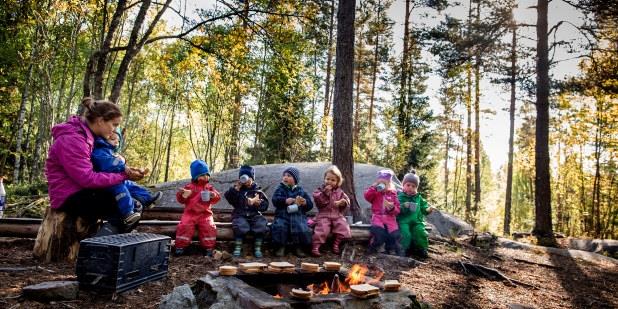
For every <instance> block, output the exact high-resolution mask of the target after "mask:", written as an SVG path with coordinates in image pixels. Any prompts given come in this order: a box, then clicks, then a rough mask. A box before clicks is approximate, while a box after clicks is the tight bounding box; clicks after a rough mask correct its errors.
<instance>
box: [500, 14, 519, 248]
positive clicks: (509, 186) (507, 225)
mask: <svg viewBox="0 0 618 309" xmlns="http://www.w3.org/2000/svg"><path fill="white" fill-rule="evenodd" d="M512 27H513V40H512V43H511V80H510V84H511V106H510V107H509V121H510V127H509V158H508V165H507V172H506V197H505V200H504V232H503V234H504V236H505V237H506V236H509V235H511V199H512V198H511V194H512V192H513V138H514V136H515V77H517V24H516V23H515V21H513V25H512Z"/></svg>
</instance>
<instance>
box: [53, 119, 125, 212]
mask: <svg viewBox="0 0 618 309" xmlns="http://www.w3.org/2000/svg"><path fill="white" fill-rule="evenodd" d="M52 136H53V139H54V143H53V144H52V146H51V147H50V148H49V153H48V155H47V161H46V162H45V176H46V178H47V185H48V187H49V199H50V206H51V207H52V208H55V209H57V208H60V207H61V206H62V204H63V203H64V202H65V201H66V199H67V198H68V197H69V196H71V195H73V194H74V193H76V192H78V191H80V190H82V189H98V188H106V187H110V186H113V185H116V184H119V183H121V182H122V181H124V180H125V179H127V176H126V174H125V173H124V172H121V173H104V172H95V171H94V168H93V165H92V161H90V155H91V153H92V150H93V146H94V136H93V134H92V131H90V128H88V125H87V124H86V123H85V122H84V121H82V120H81V118H80V117H78V116H72V117H71V118H69V120H68V121H67V122H65V123H61V124H58V125H56V126H54V127H53V128H52ZM86 206H87V205H86Z"/></svg>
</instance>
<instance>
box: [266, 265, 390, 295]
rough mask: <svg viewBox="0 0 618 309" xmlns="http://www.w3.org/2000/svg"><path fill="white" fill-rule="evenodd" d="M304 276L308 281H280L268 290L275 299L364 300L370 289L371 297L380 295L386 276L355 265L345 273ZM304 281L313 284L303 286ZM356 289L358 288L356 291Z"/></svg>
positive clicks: (322, 272)
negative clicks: (351, 297)
mask: <svg viewBox="0 0 618 309" xmlns="http://www.w3.org/2000/svg"><path fill="white" fill-rule="evenodd" d="M346 273H347V274H346ZM368 273H371V275H372V276H369V275H368ZM302 274H303V275H304V276H306V279H305V280H301V282H296V283H288V282H285V280H282V279H279V283H278V284H276V287H274V288H270V289H266V290H267V292H270V293H271V295H273V298H274V299H284V298H295V299H299V300H309V299H311V297H314V296H326V295H332V296H337V295H341V294H348V293H351V294H352V295H354V296H357V297H361V298H364V297H366V296H367V294H366V289H367V288H368V287H369V288H370V289H374V290H372V292H371V294H370V296H375V295H378V294H379V292H378V291H379V287H381V286H383V284H381V282H380V281H381V279H382V277H383V276H384V273H383V272H382V271H380V270H374V271H370V269H369V268H368V267H366V266H364V265H360V264H354V265H352V267H351V268H350V269H349V270H347V271H343V272H332V271H330V272H329V271H327V270H326V271H324V270H322V271H321V272H314V273H302ZM312 274H313V275H315V277H314V276H312ZM325 276H327V278H328V279H326V280H324V279H322V280H320V281H318V282H316V281H317V278H318V277H325ZM303 281H305V282H306V281H309V282H311V281H313V282H312V283H309V284H307V285H302V282H303ZM373 286H375V287H373ZM355 287H357V288H356V290H355Z"/></svg>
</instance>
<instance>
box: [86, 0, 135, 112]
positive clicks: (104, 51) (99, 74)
mask: <svg viewBox="0 0 618 309" xmlns="http://www.w3.org/2000/svg"><path fill="white" fill-rule="evenodd" d="M126 4H127V1H126V0H119V1H118V4H117V5H116V11H114V15H113V16H112V20H111V22H110V24H109V29H108V31H107V33H106V34H105V39H103V40H102V42H101V48H100V49H99V50H98V51H97V53H96V55H97V56H96V58H95V59H97V61H96V63H97V67H96V71H95V72H94V97H95V99H97V100H99V99H103V98H104V94H103V76H104V75H105V68H106V67H107V55H108V54H109V49H110V47H111V45H112V40H113V39H114V34H115V33H116V30H117V29H118V25H120V18H121V17H122V14H123V13H124V11H125V7H126ZM106 12H107V0H105V5H104V7H103V14H104V15H105V14H106ZM105 19H106V18H104V20H103V25H102V31H105V26H106V20H105ZM84 96H88V95H87V94H84Z"/></svg>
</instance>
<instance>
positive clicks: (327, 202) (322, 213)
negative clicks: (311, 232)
mask: <svg viewBox="0 0 618 309" xmlns="http://www.w3.org/2000/svg"><path fill="white" fill-rule="evenodd" d="M341 199H344V200H345V201H346V204H345V205H343V206H342V207H337V206H335V202H337V201H339V200H341ZM313 201H314V202H315V205H316V206H317V207H318V210H319V212H318V215H317V216H316V218H329V219H337V218H343V216H344V214H345V211H346V209H347V208H348V206H350V199H349V198H348V196H347V195H346V194H345V192H343V190H341V188H337V189H334V190H332V191H331V192H329V193H326V192H325V190H324V186H321V187H319V188H317V189H315V191H313Z"/></svg>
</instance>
